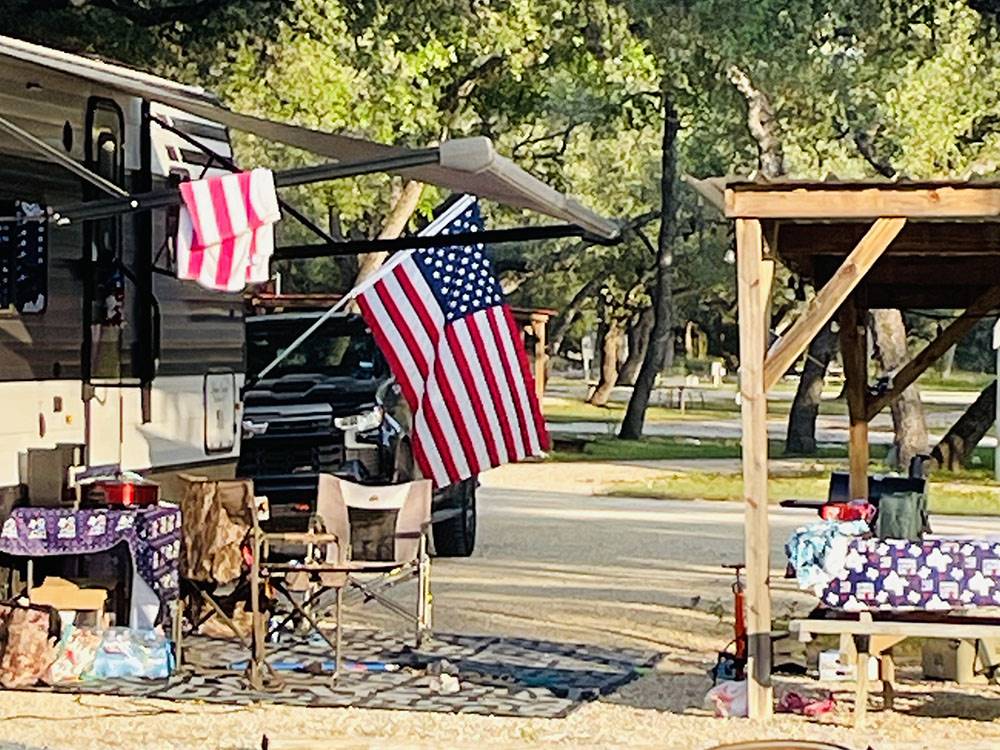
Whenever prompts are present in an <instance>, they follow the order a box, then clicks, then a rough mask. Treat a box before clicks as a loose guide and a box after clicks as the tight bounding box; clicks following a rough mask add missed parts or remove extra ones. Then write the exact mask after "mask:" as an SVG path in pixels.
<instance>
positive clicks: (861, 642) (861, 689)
mask: <svg viewBox="0 0 1000 750" xmlns="http://www.w3.org/2000/svg"><path fill="white" fill-rule="evenodd" d="M869 638H870V636H867V635H856V636H854V646H855V649H856V650H857V652H858V659H857V662H856V667H855V670H856V671H855V674H856V675H857V689H856V691H855V693H854V726H855V727H863V726H864V725H865V720H866V719H867V716H868V664H869V661H870V654H869V649H870V648H871V647H870V646H869V645H868V643H869Z"/></svg>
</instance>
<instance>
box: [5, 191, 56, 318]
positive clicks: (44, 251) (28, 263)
mask: <svg viewBox="0 0 1000 750" xmlns="http://www.w3.org/2000/svg"><path fill="white" fill-rule="evenodd" d="M11 212H13V215H14V217H15V219H14V221H3V222H0V309H3V308H5V307H11V306H13V307H14V309H15V310H17V311H18V312H19V313H40V312H44V311H45V302H46V298H47V297H48V286H49V285H48V215H47V213H46V211H45V208H44V207H43V206H40V205H39V204H37V203H25V202H22V201H8V202H5V203H3V204H0V214H3V215H7V214H9V213H11Z"/></svg>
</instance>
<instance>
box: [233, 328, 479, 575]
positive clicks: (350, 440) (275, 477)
mask: <svg viewBox="0 0 1000 750" xmlns="http://www.w3.org/2000/svg"><path fill="white" fill-rule="evenodd" d="M321 315H322V313H321V312H316V311H308V312H292V313H272V314H264V315H255V316H252V317H248V318H247V319H246V326H247V336H246V341H247V378H248V383H249V384H250V385H249V386H248V387H247V389H246V390H245V392H244V396H243V401H244V413H243V434H242V445H241V449H240V460H239V468H238V472H239V474H238V475H239V476H245V477H251V478H253V480H254V484H255V486H256V488H257V490H258V492H259V493H260V494H264V495H267V496H268V497H269V498H271V512H272V514H275V513H280V512H282V511H281V509H282V507H287V506H285V505H284V503H286V502H291V503H293V504H294V501H295V499H296V497H301V496H302V494H303V493H307V492H310V491H314V488H315V485H316V476H317V475H318V474H319V473H321V472H326V473H331V474H335V475H337V476H340V477H344V478H346V479H350V480H352V481H356V482H359V483H361V484H389V483H395V482H405V481H409V480H410V479H414V478H417V477H418V476H419V470H418V469H417V467H416V466H415V465H414V462H413V452H412V450H411V447H410V413H409V409H408V407H407V404H406V402H405V400H404V399H403V398H402V396H401V395H400V389H399V387H398V386H397V385H396V383H395V381H394V380H393V378H392V374H391V373H390V372H389V368H388V366H387V364H386V362H385V359H384V358H383V357H382V355H381V353H380V352H379V350H378V347H377V346H376V344H375V340H374V338H373V337H372V335H371V332H370V331H369V330H368V328H367V327H366V326H365V323H364V320H363V319H362V318H361V317H360V316H358V315H351V314H344V315H335V316H332V317H330V318H329V319H328V320H327V321H325V322H324V323H323V325H322V326H321V327H320V328H319V329H318V330H317V331H316V332H315V333H313V334H312V335H311V336H309V338H307V339H305V341H304V342H303V343H302V344H301V345H300V346H298V347H297V348H296V349H294V350H293V351H292V352H291V353H290V355H289V356H288V357H287V358H286V359H284V360H283V361H282V362H280V363H279V364H278V365H277V366H276V367H275V368H274V369H273V370H271V371H270V372H268V373H267V375H266V377H264V378H262V379H260V380H257V373H259V372H261V371H262V370H263V369H264V368H265V367H266V366H267V365H268V364H269V363H270V362H271V361H272V360H274V359H275V357H277V356H278V354H279V353H281V352H282V351H283V350H284V349H286V348H287V347H288V346H289V344H291V343H292V341H294V340H295V339H296V338H297V337H298V336H299V335H300V334H301V333H302V332H303V331H305V330H306V329H307V328H308V327H309V326H310V325H312V324H313V323H315V321H316V320H317V319H319V317H320V316H321ZM477 486H478V481H477V479H476V478H475V477H473V478H471V479H468V480H466V481H464V482H460V483H458V484H454V485H451V486H449V487H443V488H440V489H438V490H437V491H436V492H435V494H434V505H433V509H434V512H433V534H432V536H433V547H434V553H435V554H436V555H437V556H439V557H466V556H468V555H471V554H472V551H473V548H474V547H475V541H476V487H477Z"/></svg>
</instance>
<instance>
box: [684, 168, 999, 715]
mask: <svg viewBox="0 0 1000 750" xmlns="http://www.w3.org/2000/svg"><path fill="white" fill-rule="evenodd" d="M689 182H690V183H691V184H692V186H693V187H694V188H695V189H696V190H698V192H700V193H701V194H702V195H703V196H704V197H705V198H707V199H708V200H709V201H710V202H712V203H713V204H714V205H716V206H717V207H719V208H720V209H721V210H722V211H724V212H725V215H726V217H728V218H731V219H733V220H735V222H736V257H737V261H736V265H737V288H738V301H739V326H740V392H741V396H742V425H743V438H742V446H743V487H744V490H743V493H744V504H745V513H746V529H745V546H746V551H745V554H746V574H747V591H746V596H747V615H748V625H749V656H750V660H749V664H748V667H747V673H748V694H749V714H750V717H751V718H758V719H759V718H767V717H769V716H770V715H771V713H772V708H773V693H772V689H771V592H770V583H769V571H770V554H769V550H770V538H769V537H770V534H769V528H768V498H767V479H768V466H767V401H766V394H767V392H768V390H770V389H771V388H772V387H773V386H774V385H775V383H777V382H778V380H779V379H780V378H781V377H782V376H783V375H784V374H785V373H786V372H787V371H788V369H789V368H790V367H791V366H792V365H793V364H794V363H795V361H796V360H797V359H798V358H799V357H800V356H801V355H802V353H803V352H804V351H805V350H806V348H807V347H808V345H809V343H810V341H811V340H812V339H813V337H814V336H815V335H816V334H817V333H818V332H819V330H820V329H821V328H822V327H823V326H824V325H825V324H826V323H827V322H828V321H829V320H830V319H831V318H834V316H836V318H837V321H838V323H839V326H840V344H841V352H842V356H843V360H844V375H845V379H846V386H845V391H846V396H847V403H848V413H849V418H850V433H849V434H850V441H849V442H850V445H849V456H850V476H851V495H852V497H855V498H864V497H867V493H868V459H869V443H868V423H869V422H870V421H871V419H872V418H873V417H875V415H877V414H878V413H879V412H880V411H881V410H882V409H884V408H885V407H886V406H887V405H889V404H890V403H892V402H893V400H895V399H896V398H897V397H898V396H899V395H900V394H901V393H902V391H903V390H905V389H906V387H907V386H909V385H911V384H912V383H913V382H914V381H915V380H916V378H917V377H918V376H919V375H920V374H921V373H922V372H924V370H926V369H927V367H928V366H929V365H931V364H932V363H933V362H934V361H935V360H937V359H938V358H939V357H940V356H941V355H942V354H944V353H945V352H946V351H947V350H948V349H949V348H951V346H952V345H953V344H955V343H956V342H958V341H959V340H961V339H962V337H963V336H965V334H966V333H968V332H969V330H970V329H971V328H972V327H973V325H975V323H976V321H977V320H979V319H980V318H981V317H982V316H983V315H985V314H988V313H990V312H992V311H995V310H997V309H998V308H1000V183H975V182H934V183H906V182H871V181H856V182H796V181H787V182H748V181H734V180H726V179H718V178H713V179H708V180H689ZM779 260H780V261H781V262H782V263H784V264H785V265H786V266H788V267H789V268H790V269H791V270H793V271H795V272H796V273H798V274H800V275H801V276H802V277H803V278H804V279H805V280H807V281H810V282H812V284H813V285H814V287H815V289H816V290H817V292H816V296H815V298H814V299H813V301H812V303H811V304H810V305H809V307H808V309H807V310H806V311H805V312H804V313H803V314H802V315H801V317H800V318H799V319H798V320H796V321H795V322H794V323H793V324H792V325H791V327H790V328H789V329H788V330H787V331H786V332H785V334H784V335H783V336H781V337H780V338H778V339H777V340H775V341H774V343H773V344H771V346H770V348H768V346H767V342H768V338H769V331H768V328H769V323H770V314H769V306H770V299H771V284H772V280H773V277H774V264H775V262H776V261H779ZM877 308H908V309H915V308H916V309H919V308H924V309H941V308H953V309H962V310H963V312H962V313H961V314H959V315H957V317H955V318H954V319H953V320H952V322H951V323H950V324H949V325H948V326H947V327H946V328H945V329H944V330H943V331H942V332H941V333H940V334H939V335H938V337H937V338H936V339H935V340H934V341H932V342H931V343H929V344H928V345H927V346H926V347H925V348H924V349H923V350H922V351H921V352H919V353H918V354H917V355H916V356H914V357H913V359H912V360H911V361H910V362H908V363H907V364H906V365H904V366H903V367H901V368H900V369H899V370H897V371H896V372H895V373H892V379H891V382H890V384H889V386H888V387H887V388H886V389H885V390H883V391H881V392H873V391H871V390H870V389H869V386H868V362H867V356H868V349H867V328H866V326H865V319H866V312H867V311H868V310H871V309H877Z"/></svg>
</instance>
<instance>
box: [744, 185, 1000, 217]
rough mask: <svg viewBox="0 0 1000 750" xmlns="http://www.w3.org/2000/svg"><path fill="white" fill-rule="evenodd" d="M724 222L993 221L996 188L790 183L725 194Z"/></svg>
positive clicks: (998, 210)
mask: <svg viewBox="0 0 1000 750" xmlns="http://www.w3.org/2000/svg"><path fill="white" fill-rule="evenodd" d="M726 216H727V217H729V218H748V217H753V218H758V219H799V220H810V219H811V220H817V221H818V220H836V219H849V220H858V221H860V220H863V219H876V218H879V217H886V216H901V217H906V218H911V219H921V218H922V219H977V220H979V221H982V220H984V219H990V218H993V219H998V220H1000V187H976V186H973V185H968V186H942V187H935V188H926V187H923V188H913V189H909V188H907V189H902V188H900V187H899V186H894V187H889V186H886V187H870V188H868V187H866V188H855V189H846V188H838V187H829V188H826V187H824V186H822V185H818V186H810V187H809V188H804V187H802V188H797V187H795V186H794V183H791V184H786V185H781V186H780V187H775V188H773V189H769V188H768V187H767V186H766V185H762V186H759V187H757V186H753V188H752V189H739V188H733V187H729V188H727V189H726Z"/></svg>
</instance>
